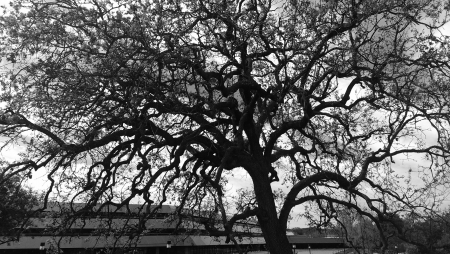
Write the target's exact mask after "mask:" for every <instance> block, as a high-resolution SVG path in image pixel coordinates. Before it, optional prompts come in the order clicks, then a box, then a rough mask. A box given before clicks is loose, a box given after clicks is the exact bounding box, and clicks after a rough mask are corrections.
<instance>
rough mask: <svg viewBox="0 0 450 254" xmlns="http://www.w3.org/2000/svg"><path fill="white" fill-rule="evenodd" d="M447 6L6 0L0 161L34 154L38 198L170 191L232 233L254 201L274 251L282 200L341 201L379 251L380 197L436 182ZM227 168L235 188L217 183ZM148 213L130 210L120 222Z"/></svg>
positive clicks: (445, 138)
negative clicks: (43, 177) (241, 179)
mask: <svg viewBox="0 0 450 254" xmlns="http://www.w3.org/2000/svg"><path fill="white" fill-rule="evenodd" d="M447 10H448V6H447V5H446V4H445V3H444V1H441V0H411V1H405V0H377V1H372V0H366V1H363V0H335V1H319V0H298V1H295V0H292V1H290V0H289V1H272V0H238V1H235V0H233V1H231V0H223V1H215V0H198V1H180V0H167V1H163V0H155V1H134V0H130V1H122V0H117V1H115V0H86V1H78V0H76V1H75V0H54V1H41V0H20V1H19V0H18V1H15V2H13V3H12V4H11V6H10V7H9V8H8V10H7V11H5V13H3V15H1V16H0V31H1V39H0V57H1V58H2V59H3V61H4V62H3V63H4V64H3V68H5V69H6V71H2V74H1V75H2V78H1V90H0V109H1V114H0V115H1V116H0V124H1V126H2V128H1V130H0V135H1V142H2V146H1V149H2V150H5V149H11V148H17V147H20V148H21V149H23V151H26V152H24V153H21V158H20V159H19V160H17V161H15V162H14V163H10V164H8V165H6V166H4V167H3V170H2V172H3V174H6V175H15V174H19V173H21V172H32V171H39V172H42V171H45V170H47V173H46V174H47V178H48V179H49V185H48V186H47V187H48V192H47V195H46V197H45V202H44V208H45V204H46V203H47V202H48V200H49V199H51V198H52V197H53V196H55V195H65V196H66V198H67V199H68V201H71V202H84V203H85V207H83V208H82V209H75V208H72V209H69V210H70V211H71V212H72V213H73V215H74V216H80V215H82V214H84V213H90V214H92V213H93V212H98V211H101V210H102V209H104V208H105V206H113V207H116V208H117V209H119V208H124V207H126V206H127V204H129V203H130V202H136V201H141V204H142V205H148V204H155V205H160V204H163V203H172V204H175V205H177V206H178V208H177V213H179V214H181V213H185V212H186V211H189V212H190V216H192V218H199V214H198V213H200V212H201V213H203V214H205V213H206V214H209V215H211V218H217V216H220V217H219V218H220V222H221V224H222V226H221V227H219V226H218V225H217V219H211V220H205V221H203V220H199V223H203V224H204V228H206V229H208V230H209V231H210V232H211V234H214V235H224V236H227V237H228V238H229V240H231V241H233V242H235V243H237V241H236V237H235V236H236V235H235V233H234V232H235V226H236V222H239V221H242V220H246V219H249V218H250V219H255V218H256V219H257V220H258V223H259V226H260V227H261V229H262V232H263V235H264V238H265V241H266V243H267V247H268V249H269V250H270V253H280V254H281V253H282V254H286V253H292V250H291V246H290V244H289V242H288V239H287V237H286V234H285V232H286V229H287V228H286V227H287V222H288V219H289V218H290V214H291V211H292V209H293V208H294V207H295V206H304V205H307V206H308V209H305V210H307V211H309V210H310V211H318V214H311V215H312V216H309V217H308V218H310V220H311V222H312V223H316V222H317V224H318V225H319V226H320V225H321V224H323V223H324V221H325V222H326V221H331V220H333V221H334V220H336V219H339V218H338V217H337V216H338V213H337V212H336V208H337V207H338V206H345V207H348V208H350V209H353V210H355V211H356V212H358V213H359V214H361V215H363V216H364V217H366V218H367V219H368V220H369V221H370V222H373V223H374V227H376V228H377V229H378V230H379V232H380V241H381V243H382V251H383V252H384V251H385V250H386V249H387V244H388V240H387V236H386V235H385V234H384V233H383V231H382V227H383V226H382V222H383V220H384V219H385V218H386V217H387V216H388V215H389V214H392V213H394V212H395V211H403V212H412V211H415V212H417V213H421V212H423V211H424V210H427V209H431V208H433V207H436V206H433V204H438V203H439V202H440V198H443V197H444V196H445V191H442V190H443V189H445V188H441V186H443V185H445V184H448V179H449V173H450V171H449V167H448V166H449V153H450V150H449V144H450V143H449V141H450V140H449V138H450V137H449V130H450V128H449V121H450V118H449V115H450V114H449V113H450V112H449V111H450V109H449V98H450V96H449V91H450V87H449V84H450V82H449V81H450V80H449V77H450V72H449V70H450V69H449V65H448V61H449V59H448V43H449V39H448V37H447V36H444V35H443V34H441V30H440V28H441V27H442V25H444V24H446V22H447V17H448V15H447ZM404 162H408V163H410V165H411V168H409V167H407V166H406V167H405V165H406V163H404ZM411 162H413V163H411ZM239 174H245V175H246V176H247V177H248V182H249V187H250V188H251V189H250V190H249V191H242V192H238V193H237V194H236V195H235V196H232V195H231V194H233V193H235V192H234V189H233V188H231V186H232V185H230V184H229V182H228V180H229V179H231V178H232V177H233V176H236V175H239ZM277 188H281V189H282V190H281V191H275V190H276V189H277ZM430 197H433V199H431V198H430ZM60 199H61V197H60ZM143 207H144V206H143ZM313 208H314V209H313ZM153 212H155V210H150V208H145V209H143V210H142V213H141V222H140V223H138V224H137V225H135V226H134V227H133V228H134V229H135V230H136V235H139V234H141V233H145V229H146V224H145V223H144V221H145V220H146V219H147V218H150V217H151V214H152V213H153ZM230 213H233V214H234V215H233V214H230ZM319 214H321V216H320V215H319ZM318 217H320V219H317V218H318ZM322 218H323V219H322Z"/></svg>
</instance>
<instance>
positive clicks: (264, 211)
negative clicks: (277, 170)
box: [249, 159, 292, 254]
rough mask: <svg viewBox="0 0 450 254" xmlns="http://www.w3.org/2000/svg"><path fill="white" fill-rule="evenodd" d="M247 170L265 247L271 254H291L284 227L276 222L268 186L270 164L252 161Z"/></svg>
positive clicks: (270, 190)
mask: <svg viewBox="0 0 450 254" xmlns="http://www.w3.org/2000/svg"><path fill="white" fill-rule="evenodd" d="M251 167H252V168H251V169H250V170H249V173H250V176H251V177H252V180H253V184H254V190H255V195H256V201H257V202H258V209H259V215H258V221H259V224H260V226H261V230H262V232H263V235H264V239H265V241H266V246H267V248H268V250H269V252H270V253H271V254H290V253H292V248H291V244H290V243H289V241H288V238H287V236H286V225H281V223H280V221H279V220H278V216H277V210H276V206H275V201H274V197H273V192H272V187H271V186H270V180H269V174H268V173H269V171H268V170H267V169H268V168H267V167H271V165H270V163H264V159H263V160H261V159H258V160H255V161H253V163H252V166H251Z"/></svg>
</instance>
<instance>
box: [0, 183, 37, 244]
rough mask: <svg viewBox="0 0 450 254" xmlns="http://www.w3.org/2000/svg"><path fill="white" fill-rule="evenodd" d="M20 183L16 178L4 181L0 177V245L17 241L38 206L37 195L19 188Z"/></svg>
mask: <svg viewBox="0 0 450 254" xmlns="http://www.w3.org/2000/svg"><path fill="white" fill-rule="evenodd" d="M22 182H23V180H22V179H21V178H20V177H18V176H15V177H12V178H10V179H4V178H3V177H2V176H1V175H0V244H1V243H5V242H9V241H12V240H16V239H18V237H19V236H20V233H21V229H23V228H24V227H25V226H27V225H30V221H29V218H30V216H31V215H32V213H33V211H34V210H33V209H34V208H35V207H36V206H37V205H38V200H39V199H38V195H37V193H34V192H33V191H32V190H30V189H29V188H27V187H24V186H21V183H22Z"/></svg>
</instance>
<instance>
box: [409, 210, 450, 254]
mask: <svg viewBox="0 0 450 254" xmlns="http://www.w3.org/2000/svg"><path fill="white" fill-rule="evenodd" d="M404 224H405V227H404V230H402V234H401V235H400V238H401V239H402V240H403V241H405V242H406V243H409V244H411V245H413V246H415V248H414V249H415V250H416V252H415V253H421V254H422V253H423V254H444V253H449V251H450V216H449V213H448V212H447V213H444V214H438V213H435V214H429V215H428V216H426V217H422V216H418V215H417V214H410V215H409V216H408V217H406V218H405V220H404Z"/></svg>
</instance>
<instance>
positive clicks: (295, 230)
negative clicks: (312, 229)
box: [291, 227, 305, 235]
mask: <svg viewBox="0 0 450 254" xmlns="http://www.w3.org/2000/svg"><path fill="white" fill-rule="evenodd" d="M291 232H292V233H294V235H304V234H305V233H304V232H303V229H302V228H299V227H295V228H292V229H291Z"/></svg>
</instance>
